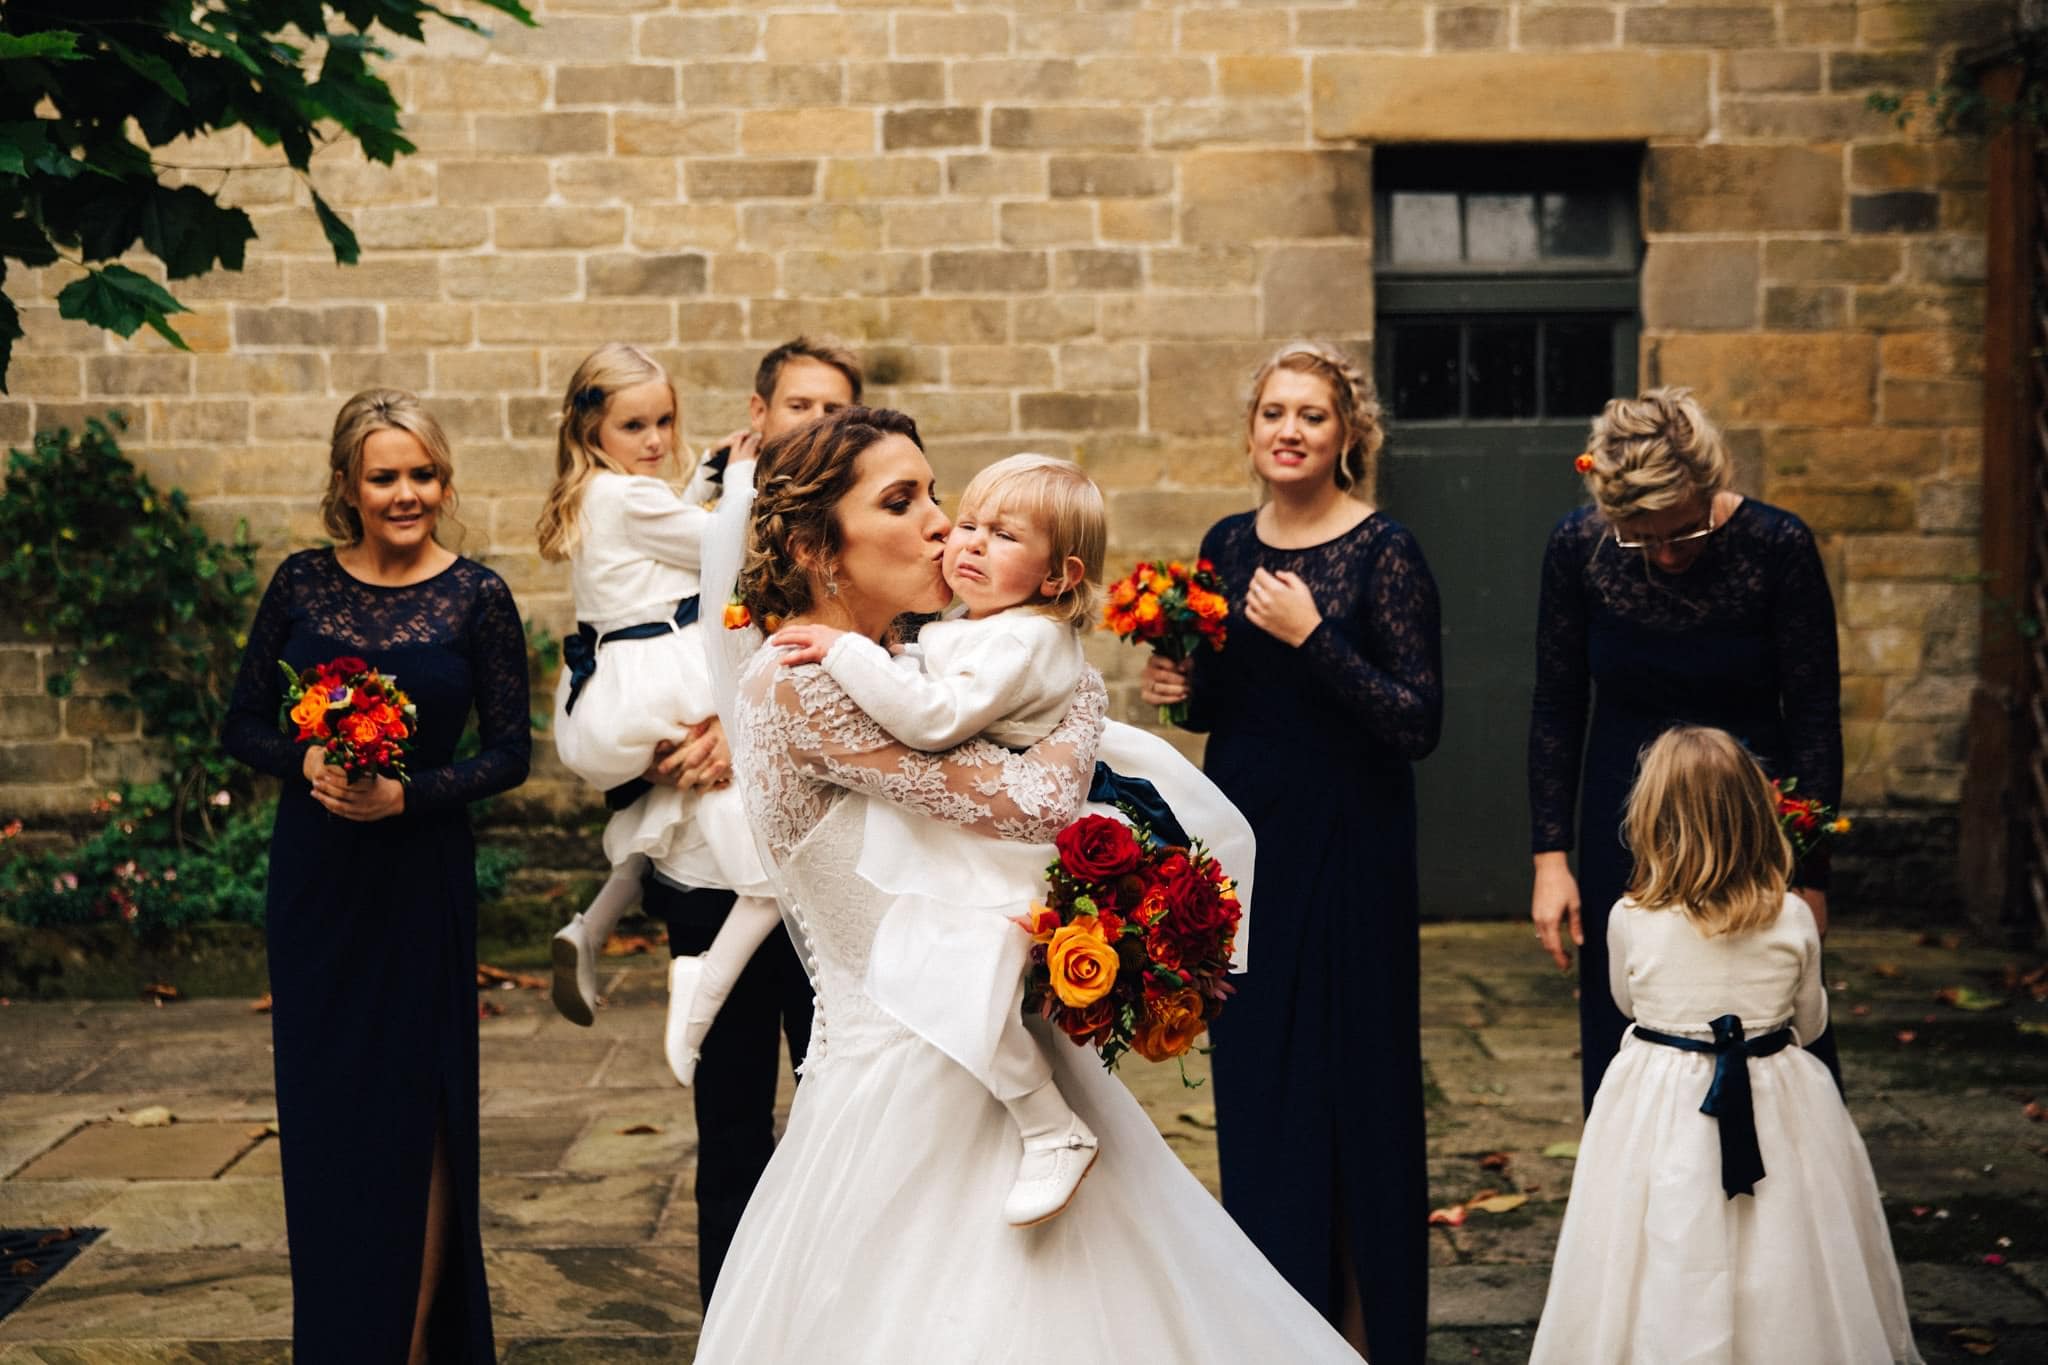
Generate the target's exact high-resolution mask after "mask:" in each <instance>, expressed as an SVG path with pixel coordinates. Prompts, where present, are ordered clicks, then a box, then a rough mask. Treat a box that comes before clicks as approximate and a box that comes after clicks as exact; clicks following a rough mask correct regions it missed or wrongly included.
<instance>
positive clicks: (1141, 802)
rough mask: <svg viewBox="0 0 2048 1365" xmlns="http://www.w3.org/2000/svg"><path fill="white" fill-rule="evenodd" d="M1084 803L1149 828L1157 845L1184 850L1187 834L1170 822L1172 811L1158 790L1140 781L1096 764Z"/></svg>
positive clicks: (1175, 823)
mask: <svg viewBox="0 0 2048 1365" xmlns="http://www.w3.org/2000/svg"><path fill="white" fill-rule="evenodd" d="M1088 799H1089V800H1090V801H1097V802H1100V803H1101V804H1103V805H1105V806H1117V807H1119V808H1121V809H1122V810H1124V811H1125V812H1127V813H1128V814H1129V815H1130V816H1131V818H1133V819H1134V820H1136V821H1137V822H1138V823H1139V824H1141V825H1145V826H1147V827H1148V828H1150V829H1151V831H1152V833H1153V835H1154V836H1155V837H1157V838H1158V840H1159V841H1160V842H1161V843H1164V844H1177V845H1179V846H1180V847H1181V848H1186V847H1188V832H1187V831H1186V830H1184V829H1182V828H1181V825H1180V821H1178V820H1176V819H1174V818H1173V807H1171V806H1169V805H1167V804H1166V798H1165V797H1163V796H1161V795H1160V794H1159V788H1157V787H1155V786H1153V785H1152V784H1151V783H1150V782H1147V781H1146V780H1145V779H1144V778H1142V777H1128V776H1126V775H1124V774H1123V773H1120V772H1118V771H1117V770H1116V769H1114V768H1112V767H1110V766H1109V765H1108V764H1107V763H1104V762H1101V761H1100V760H1098V761H1097V762H1096V764H1095V780H1094V781H1093V782H1091V783H1090V784H1089V786H1088Z"/></svg>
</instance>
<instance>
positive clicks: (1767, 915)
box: [1622, 725, 1792, 938]
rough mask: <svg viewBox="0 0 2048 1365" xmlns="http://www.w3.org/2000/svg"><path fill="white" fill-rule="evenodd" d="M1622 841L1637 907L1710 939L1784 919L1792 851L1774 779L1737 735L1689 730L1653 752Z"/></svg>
mask: <svg viewBox="0 0 2048 1365" xmlns="http://www.w3.org/2000/svg"><path fill="white" fill-rule="evenodd" d="M1622 833H1623V835H1624V837H1625V838H1626V839H1627V841H1628V846H1629V848H1630V849H1631V850H1632V851H1633V852H1634V854H1635V859H1636V866H1635V873H1634V875H1633V877H1632V878H1631V879H1630V881H1629V887H1628V894H1629V896H1630V898H1631V899H1633V900H1634V901H1635V903H1636V904H1637V905H1640V906H1642V907H1643V908H1645V909H1651V910H1665V909H1677V910H1683V911H1684V912H1685V913H1686V915H1687V916H1688V917H1689V918H1690V919H1691V920H1692V922H1693V923H1694V924H1695V925H1697V926H1698V927H1699V929H1700V932H1701V933H1703V934H1705V935H1706V936H1707V937H1709V938H1713V937H1715V936H1716V935H1719V934H1742V933H1748V932H1749V931H1751V930H1755V929H1765V928H1769V927H1770V925H1771V924H1772V923H1773V922H1775V921H1776V920H1777V918H1778V911H1779V910H1780V909H1782V908H1783V906H1784V903H1785V888H1786V886H1787V885H1789V884H1790V882H1791V878H1792V845H1791V844H1790V842H1788V841H1787V840H1786V838H1785V831H1784V829H1783V828H1782V827H1781V826H1780V825H1779V823H1778V803H1777V798H1776V793H1775V792H1774V791H1773V789H1772V787H1771V783H1770V779H1769V778H1767V777H1765V776H1764V770H1763V769H1762V768H1761V767H1759V766H1758V765H1757V761H1756V760H1755V759H1754V758H1752V757H1751V756H1750V754H1749V751H1748V750H1747V749H1744V748H1743V747H1742V745H1741V744H1740V743H1738V742H1737V741H1736V739H1735V737H1734V736H1733V735H1731V734H1729V733H1728V732H1727V731H1725V730H1716V729H1713V728H1711V727H1708V726H1704V725H1685V726H1680V727H1678V728H1677V729H1674V730H1667V731H1665V732H1664V734H1663V735H1661V736H1660V737H1659V738H1658V739H1657V741H1656V743H1654V744H1652V745H1651V746H1650V747H1649V748H1648V749H1646V750H1645V751H1644V752H1643V758H1642V763H1641V765H1640V767H1639V768H1638V769H1637V772H1636V783H1635V787H1634V788H1633V789H1632V790H1631V791H1630V792H1629V794H1628V812H1627V814H1626V815H1625V816H1624V817H1623V820H1622Z"/></svg>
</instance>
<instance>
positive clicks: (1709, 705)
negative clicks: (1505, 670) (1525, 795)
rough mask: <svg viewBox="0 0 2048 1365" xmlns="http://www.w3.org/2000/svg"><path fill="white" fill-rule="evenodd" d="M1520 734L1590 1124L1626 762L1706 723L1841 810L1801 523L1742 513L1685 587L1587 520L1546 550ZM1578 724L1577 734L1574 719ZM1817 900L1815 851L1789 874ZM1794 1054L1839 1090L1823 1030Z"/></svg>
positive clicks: (1828, 625)
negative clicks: (1570, 926) (1562, 928)
mask: <svg viewBox="0 0 2048 1365" xmlns="http://www.w3.org/2000/svg"><path fill="white" fill-rule="evenodd" d="M1537 612H1538V617H1537V634H1536V691H1535V702H1534V707H1533V713H1532V716H1531V719H1530V725H1529V810H1530V819H1531V823H1532V825H1533V830H1532V838H1531V847H1532V848H1533V850H1534V851H1535V852H1537V853H1543V852H1548V851H1551V850H1559V849H1562V850H1569V849H1571V848H1572V846H1573V842H1574V841H1573V833H1574V819H1573V813H1574V808H1575V807H1576V809H1577V834H1578V839H1577V844H1578V881H1579V901H1580V920H1581V925H1582V927H1583V929H1584V931H1585V936H1586V942H1585V946H1584V947H1582V948H1580V949H1579V1046H1580V1054H1579V1055H1580V1081H1581V1086H1582V1089H1583V1092H1584V1100H1585V1106H1586V1109H1587V1110H1588V1112H1590V1111H1591V1110H1592V1107H1593V1092H1594V1091H1595V1090H1597V1089H1599V1086H1600V1077H1601V1075H1602V1074H1603V1073H1604V1072H1605V1071H1606V1070H1607V1064H1608V1063H1609V1062H1610V1061H1612V1060H1613V1059H1614V1054H1615V1053H1616V1052H1617V1051H1618V1050H1619V1049H1620V1047H1621V1035H1622V1031H1623V1030H1624V1029H1626V1028H1627V1027H1628V1020H1627V1018H1625V1017H1624V1016H1623V1015H1622V1013H1621V1011H1620V1010H1618V1009H1616V1008H1615V1005H1614V1001H1613V999H1612V997H1611V996H1610V995H1609V993H1608V988H1607V913H1608V911H1609V910H1611V909H1612V908H1613V906H1614V903H1615V901H1617V900H1619V899H1620V898H1621V894H1622V892H1623V891H1624V890H1625V889H1626V888H1627V885H1628V880H1629V874H1630V872H1631V871H1632V870H1633V867H1634V861H1633V859H1632V858H1631V856H1630V854H1629V851H1628V849H1627V848H1626V847H1625V846H1624V845H1623V844H1622V841H1621V817H1622V812H1623V809H1624V807H1625V806H1626V805H1627V802H1628V792H1629V787H1630V786H1631V785H1632V784H1633V783H1634V781H1635V770H1636V758H1637V756H1638V755H1639V754H1640V753H1641V752H1642V751H1643V749H1644V748H1646V747H1647V746H1648V745H1649V744H1650V742H1651V741H1652V740H1654V739H1656V738H1657V736H1658V735H1660V734H1662V733H1664V731H1666V730H1668V729H1670V728H1672V727H1673V726H1677V725H1711V726H1715V727H1717V728H1719V729H1722V730H1726V731H1728V732H1729V733H1730V734H1732V735H1734V736H1735V737H1736V738H1737V739H1739V740H1741V741H1742V742H1743V744H1745V745H1746V746H1748V748H1749V751H1750V752H1751V753H1753V754H1755V755H1756V757H1757V759H1758V761H1759V762H1761V763H1762V764H1763V766H1764V770H1765V771H1766V772H1768V773H1769V774H1770V775H1771V776H1772V777H1775V778H1778V779H1780V780H1785V779H1790V778H1797V779H1798V783H1799V786H1798V791H1799V793H1800V795H1802V796H1816V797H1819V798H1820V799H1821V800H1822V801H1825V802H1826V803H1828V804H1829V805H1831V806H1832V805H1835V804H1837V803H1839V802H1840V800H1841V797H1842V680H1841V670H1840V667H1839V664H1838V662H1837V657H1836V642H1835V604H1834V599H1833V598H1832V597H1831V596H1830V595H1829V593H1828V581H1827V575H1826V573H1825V572H1824V571H1823V570H1822V568H1821V562H1820V552H1819V550H1818V549H1817V548H1816V547H1815V545H1814V540H1813V533H1812V532H1811V531H1809V530H1807V528H1806V523H1804V522H1802V521H1801V520H1800V519H1799V518H1798V517H1796V516H1794V515H1792V514H1791V513H1790V512H1786V511H1783V510H1781V509H1779V508H1776V507H1771V506H1769V505H1767V504H1765V503H1761V502H1758V501H1757V500H1756V499H1754V498H1750V499H1746V500H1744V501H1743V503H1742V504H1741V505H1740V506H1738V507H1737V508H1736V509H1735V511H1734V512H1732V513H1731V514H1730V515H1729V517H1728V520H1727V521H1726V522H1725V523H1724V524H1723V525H1722V527H1721V529H1720V530H1719V531H1717V532H1716V533H1715V534H1714V535H1712V536H1710V537H1708V539H1707V542H1706V548H1705V549H1704V551H1703V552H1702V553H1701V555H1700V557H1699V558H1698V559H1697V560H1696V561H1694V563H1693V565H1692V567H1691V568H1689V569H1687V570H1686V571H1685V572H1684V573H1679V574H1666V573H1662V572H1659V571H1658V570H1657V569H1656V568H1654V567H1653V566H1652V565H1651V564H1650V562H1649V561H1648V560H1647V559H1646V558H1645V557H1644V556H1643V554H1642V553H1641V552H1640V551H1636V550H1624V549H1622V548H1621V547H1620V546H1619V545H1617V544H1615V541H1614V537H1613V536H1611V535H1610V534H1608V526H1607V523H1606V522H1605V521H1604V520H1602V519H1601V517H1600V515H1599V513H1598V512H1597V511H1595V510H1594V509H1593V508H1591V507H1582V508H1580V509H1579V510H1577V511H1575V512H1572V513H1571V514H1570V515H1568V516H1566V517H1565V518H1564V520H1562V521H1560V522H1559V523H1558V524H1557V528H1556V529H1555V530H1553V531H1552V532H1551V533H1550V544H1549V546H1548V547H1547V548H1546V549H1545V550H1544V554H1543V586H1542V593H1541V596H1540V599H1539V605H1538V608H1537ZM1589 708H1590V710H1591V712H1592V722H1591V724H1590V725H1588V723H1587V711H1588V709H1589ZM1793 881H1794V884H1795V885H1799V886H1808V887H1812V888H1814V889H1815V890H1826V889H1827V885H1828V869H1827V860H1826V855H1825V853H1824V852H1820V853H1817V854H1816V855H1815V856H1813V857H1810V858H1808V859H1807V860H1806V861H1805V862H1804V863H1803V864H1802V865H1801V866H1800V868H1799V869H1798V870H1797V871H1796V872H1795V873H1794V874H1793ZM1807 1051H1809V1052H1811V1053H1813V1054H1814V1055H1815V1056H1817V1057H1819V1058H1820V1059H1821V1060H1822V1061H1824V1062H1826V1063H1827V1066H1828V1069H1829V1070H1830V1071H1832V1072H1834V1073H1835V1076H1836V1080H1837V1082H1838V1083H1839V1081H1840V1078H1841V1066H1840V1063H1839V1062H1838V1061H1837V1060H1836V1057H1835V1040H1834V1035H1833V1034H1832V1033H1823V1034H1822V1035H1821V1036H1820V1037H1819V1038H1817V1039H1815V1040H1814V1041H1813V1043H1811V1044H1809V1045H1808V1047H1807Z"/></svg>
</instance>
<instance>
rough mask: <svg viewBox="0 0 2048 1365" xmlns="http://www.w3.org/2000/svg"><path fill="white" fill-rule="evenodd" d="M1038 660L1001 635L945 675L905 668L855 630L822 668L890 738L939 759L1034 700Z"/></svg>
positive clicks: (834, 647) (832, 651)
mask: <svg viewBox="0 0 2048 1365" xmlns="http://www.w3.org/2000/svg"><path fill="white" fill-rule="evenodd" d="M1032 662H1033V661H1032V659H1031V656H1030V655H1029V654H1028V653H1027V652H1026V651H1025V649H1024V646H1023V645H1022V644H1020V643H1019V642H1017V641H1016V640H1014V639H1012V638H1010V637H1008V636H1006V635H997V636H993V637H992V638H990V639H989V640H988V641H987V642H986V644H985V647H984V648H982V649H979V650H976V651H975V657H974V658H973V660H972V661H971V662H969V663H968V664H967V666H965V667H962V668H957V669H951V670H948V671H947V672H946V673H945V674H943V675H941V676H934V675H932V674H929V673H926V672H923V671H922V670H914V669H910V668H906V667H902V666H899V665H897V664H895V663H893V662H891V660H890V657H889V651H888V650H886V649H883V648H882V647H881V646H880V645H878V644H876V643H875V642H874V641H873V640H869V639H866V638H864V637H862V636H860V635H858V634H856V633H854V632H853V631H848V632H847V633H846V634H844V635H842V636H840V637H839V639H837V640H836V641H834V642H833V644H832V648H831V649H830V650H829V651H828V652H827V653H826V655H825V658H824V660H823V662H822V664H821V667H823V668H824V670H825V671H826V672H827V673H830V674H831V675H832V678H833V681H835V682H837V683H838V684H839V685H840V686H841V687H843V688H845V689H846V693H847V695H848V696H850V697H852V698H853V700H854V702H855V703H856V704H857V705H858V706H859V707H860V708H861V709H862V710H863V711H866V712H867V713H868V714H869V715H870V716H872V717H874V719H875V722H876V723H877V724H878V725H880V726H881V727H882V728H883V729H884V730H886V731H887V732H888V733H889V734H890V735H892V736H894V737H895V738H897V739H900V740H902V741H903V742H904V743H905V744H908V745H909V746H910V747H911V748H913V749H922V750H923V751H924V752H926V753H937V752H939V751H940V750H942V749H950V748H952V747H953V746H954V745H956V744H959V743H961V742H962V741H963V740H968V739H972V738H973V737H974V736H975V735H978V734H980V733H981V732H982V731H983V730H986V729H987V728H988V727H989V726H990V725H993V724H994V723H995V722H997V721H999V720H1001V719H1002V718H1003V717H1004V716H1007V715H1010V714H1011V713H1012V712H1014V711H1015V710H1017V708H1018V706H1019V704H1020V703H1021V702H1022V701H1024V700H1026V699H1028V696H1029V684H1030V682H1031V676H1032Z"/></svg>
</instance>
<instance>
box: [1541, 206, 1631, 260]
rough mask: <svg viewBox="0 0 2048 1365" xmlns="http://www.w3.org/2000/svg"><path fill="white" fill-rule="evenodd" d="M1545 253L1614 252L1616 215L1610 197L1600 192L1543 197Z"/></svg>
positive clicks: (1594, 254) (1601, 254)
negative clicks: (1609, 209)
mask: <svg viewBox="0 0 2048 1365" xmlns="http://www.w3.org/2000/svg"><path fill="white" fill-rule="evenodd" d="M1543 254H1544V255H1545V256H1590V257H1598V258H1605V257H1608V256H1612V255H1613V254H1614V217H1613V215H1612V214H1611V213H1610V212H1609V211H1608V203H1607V199H1606V197H1605V196H1603V195H1598V194H1546V195H1544V196H1543Z"/></svg>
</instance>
